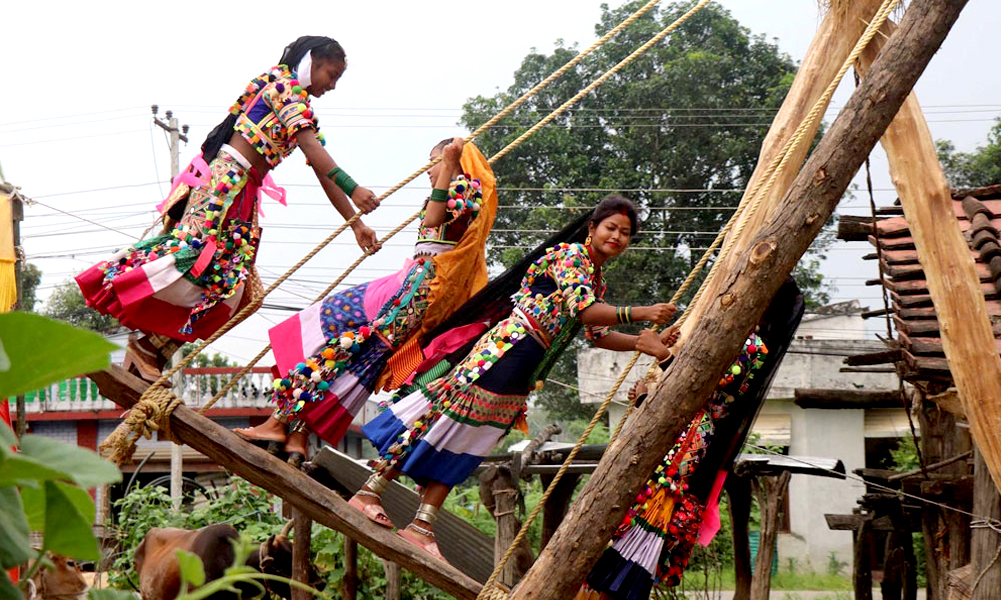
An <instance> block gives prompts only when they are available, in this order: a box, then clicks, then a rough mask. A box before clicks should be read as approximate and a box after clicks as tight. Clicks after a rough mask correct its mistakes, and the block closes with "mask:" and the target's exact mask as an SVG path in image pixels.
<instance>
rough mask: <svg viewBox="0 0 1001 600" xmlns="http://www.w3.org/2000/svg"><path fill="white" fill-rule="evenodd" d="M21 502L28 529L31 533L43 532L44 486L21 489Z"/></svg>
mask: <svg viewBox="0 0 1001 600" xmlns="http://www.w3.org/2000/svg"><path fill="white" fill-rule="evenodd" d="M21 501H22V502H24V516H25V517H26V518H27V519H28V527H30V528H31V530H32V531H45V486H44V485H42V486H38V487H22V488H21Z"/></svg>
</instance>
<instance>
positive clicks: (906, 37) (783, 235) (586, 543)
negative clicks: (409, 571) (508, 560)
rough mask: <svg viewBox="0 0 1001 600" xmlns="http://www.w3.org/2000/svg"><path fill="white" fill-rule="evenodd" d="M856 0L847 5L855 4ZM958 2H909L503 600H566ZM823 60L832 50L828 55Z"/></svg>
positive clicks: (887, 117)
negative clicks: (778, 200) (672, 355)
mask: <svg viewBox="0 0 1001 600" xmlns="http://www.w3.org/2000/svg"><path fill="white" fill-rule="evenodd" d="M854 4H856V3H852V5H854ZM965 4H966V2H965V0H913V2H911V4H910V7H909V8H908V10H907V12H906V14H905V16H904V19H903V22H902V23H901V26H900V29H899V31H897V33H896V34H894V35H893V37H892V38H891V39H890V42H889V43H888V44H887V46H886V48H885V49H884V51H883V53H882V54H881V56H880V58H879V60H878V61H877V62H876V63H875V64H874V65H873V68H872V69H871V71H870V73H869V74H868V75H867V76H866V77H865V78H863V80H862V81H861V82H860V84H859V86H858V87H857V88H856V89H855V91H854V93H853V94H852V97H851V98H850V99H849V101H848V103H847V104H846V105H845V107H844V109H843V110H842V111H841V113H840V114H839V115H838V117H837V119H835V121H834V123H833V124H832V125H831V127H830V129H829V130H828V132H827V134H826V135H825V136H824V138H823V139H822V140H821V141H820V143H819V144H818V145H817V147H816V149H815V150H814V152H813V154H812V155H811V156H810V159H809V160H808V161H807V162H806V164H805V165H804V167H803V169H802V171H801V172H800V174H799V175H798V176H797V177H796V180H795V181H794V183H793V185H792V188H791V189H790V190H789V193H788V194H786V196H785V198H784V199H783V201H782V205H781V207H780V209H779V210H775V211H771V213H770V215H769V218H768V219H767V220H766V222H765V223H764V224H763V225H762V226H761V227H760V228H759V229H756V230H755V229H752V231H754V239H753V240H752V243H751V244H749V245H748V247H749V248H750V249H749V250H748V251H746V252H738V253H736V256H737V257H738V258H739V260H738V262H737V263H736V264H735V265H734V266H733V267H732V268H730V269H728V270H726V271H723V272H721V274H720V282H721V284H722V288H721V290H722V291H721V292H720V293H718V294H717V293H713V294H708V295H707V296H705V298H706V301H707V302H708V307H707V310H706V311H705V312H703V313H702V314H701V315H700V316H699V318H697V319H692V320H690V321H689V322H692V321H694V323H696V324H697V329H695V331H694V333H693V334H692V335H691V337H690V339H689V340H688V342H687V343H686V344H685V345H684V347H683V348H681V350H680V352H679V354H678V355H677V356H676V357H675V360H674V362H673V363H672V364H671V366H670V367H668V369H667V371H666V372H665V374H664V376H663V378H662V381H661V382H660V385H658V387H657V389H656V391H655V392H654V394H653V397H652V398H650V399H648V400H647V402H644V403H643V405H642V406H640V407H639V409H637V410H636V412H635V413H634V414H633V416H632V417H631V418H630V419H629V420H628V421H627V422H626V424H625V425H624V430H623V431H622V434H621V435H619V436H618V438H617V439H616V440H615V441H614V442H613V443H612V444H611V445H610V446H609V448H608V451H607V453H606V456H605V458H604V459H603V460H602V461H601V463H600V464H599V465H598V469H597V470H596V471H595V473H594V475H592V476H591V478H590V479H589V480H588V483H587V485H586V486H585V487H584V489H583V490H582V491H581V493H580V495H579V496H578V499H577V502H576V503H575V504H574V506H573V507H572V508H571V510H570V514H569V515H568V516H567V518H566V519H565V520H564V521H563V525H561V526H560V528H559V529H558V530H557V532H556V534H555V535H554V536H553V538H552V540H550V542H549V545H548V546H546V549H545V550H544V551H543V552H542V554H541V555H540V556H539V558H538V559H537V560H536V561H535V565H534V566H533V567H532V569H531V570H530V571H529V572H528V573H527V574H526V576H525V578H524V579H523V580H522V582H521V583H520V584H519V585H518V587H517V588H515V590H514V591H513V594H512V596H511V598H512V600H526V599H529V598H531V599H533V600H534V599H538V600H557V599H560V600H562V599H563V598H569V597H572V596H573V594H574V590H576V589H577V588H578V587H579V586H580V583H581V581H583V580H584V577H585V576H586V574H587V572H588V570H589V569H590V568H591V566H592V565H593V564H594V562H595V561H596V560H597V558H598V556H599V555H600V553H601V552H602V551H603V550H604V548H605V545H606V543H607V541H608V539H609V538H610V537H611V536H612V533H613V532H614V530H615V527H616V526H617V525H618V524H619V522H621V520H622V517H623V516H624V515H625V512H626V510H627V509H628V507H629V506H630V505H631V504H632V501H633V499H634V498H635V497H636V494H637V493H638V491H639V489H640V486H641V485H642V484H643V483H644V482H645V481H646V479H647V477H648V476H649V475H650V473H652V472H653V470H654V468H655V467H656V466H657V464H658V463H660V462H661V461H662V460H663V458H664V455H665V454H666V453H667V451H668V449H669V448H670V446H671V444H672V443H673V441H674V440H676V439H677V437H678V434H680V433H681V429H682V428H683V427H684V426H685V424H686V423H688V422H689V421H690V420H691V418H692V417H693V416H694V414H695V412H696V411H697V410H698V409H699V408H700V407H701V406H702V404H703V402H704V401H705V399H706V398H708V397H709V394H710V393H711V392H712V389H713V388H714V387H715V385H716V383H717V381H718V380H719V376H720V373H722V372H723V370H724V369H725V368H726V367H727V365H729V363H730V361H732V360H733V356H734V355H735V354H736V353H737V351H738V349H739V348H740V347H741V346H742V344H743V343H744V340H745V339H746V336H747V333H748V332H749V331H751V330H752V329H753V328H754V326H755V324H757V323H758V321H759V320H760V319H761V316H762V314H763V313H764V311H765V308H766V307H767V305H768V303H769V302H770V301H771V299H772V298H773V297H774V295H775V293H776V292H777V291H778V289H779V288H780V287H781V285H782V284H783V283H784V282H785V281H786V279H787V278H788V276H789V274H790V273H791V272H792V269H793V267H795V265H796V263H797V262H798V261H799V259H800V258H801V257H802V256H803V253H804V252H805V251H806V250H807V248H808V247H809V245H810V243H811V242H812V241H813V239H814V238H815V237H816V236H817V233H819V232H820V229H821V228H822V227H823V225H824V223H826V222H827V220H828V218H830V216H831V214H832V212H833V211H834V208H835V206H837V203H838V201H839V200H840V198H841V197H842V196H843V194H844V192H845V190H846V189H847V188H848V184H849V183H850V181H851V178H852V177H853V176H854V175H855V173H856V172H857V171H858V169H859V167H860V166H861V165H862V162H863V161H864V160H865V157H866V156H868V154H869V152H870V151H871V150H872V148H873V146H875V144H876V141H877V140H878V139H879V137H880V135H882V133H883V131H885V129H886V127H887V125H889V123H890V121H891V120H892V119H893V116H894V115H895V114H896V113H897V111H898V109H899V108H900V106H901V104H902V103H903V101H904V99H905V98H906V96H907V94H908V93H909V92H910V90H911V88H913V87H914V83H915V82H916V81H917V79H918V77H919V76H920V74H921V72H922V71H923V70H924V68H925V67H926V66H927V64H928V61H929V60H931V57H932V55H933V54H934V53H935V51H936V50H937V49H938V48H939V46H940V45H941V44H942V40H944V39H945V36H946V34H947V33H948V31H949V29H950V28H951V27H952V25H953V23H955V20H956V19H957V18H958V17H959V13H960V12H961V11H962V9H963V6H965ZM827 60H831V57H827Z"/></svg>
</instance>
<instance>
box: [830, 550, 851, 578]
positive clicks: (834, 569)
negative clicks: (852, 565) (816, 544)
mask: <svg viewBox="0 0 1001 600" xmlns="http://www.w3.org/2000/svg"><path fill="white" fill-rule="evenodd" d="M847 566H848V563H846V562H845V561H843V560H840V559H839V558H838V553H837V552H834V551H833V550H832V551H831V553H830V554H828V555H827V574H828V575H832V576H834V577H838V576H840V575H841V572H842V571H844V570H845V567H847Z"/></svg>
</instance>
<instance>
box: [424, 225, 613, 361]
mask: <svg viewBox="0 0 1001 600" xmlns="http://www.w3.org/2000/svg"><path fill="white" fill-rule="evenodd" d="M593 214H594V213H593V211H587V210H583V211H581V214H580V215H579V216H577V217H576V218H575V219H574V220H573V221H571V222H569V223H567V224H566V225H565V226H564V227H563V229H560V230H559V231H557V232H556V233H554V234H552V235H551V236H549V237H548V238H546V239H545V241H543V242H542V243H541V244H539V245H538V246H536V247H535V248H534V249H533V250H531V251H530V252H528V253H527V254H525V256H523V257H522V258H521V259H520V260H519V261H518V262H516V263H514V264H513V265H511V266H510V267H508V269H507V270H506V271H504V272H503V273H501V274H500V275H498V276H497V277H494V278H493V279H491V280H490V282H489V283H487V285H486V287H484V288H483V289H482V290H480V291H479V292H477V293H476V295H475V296H473V297H472V298H470V299H469V300H466V302H465V304H463V305H462V306H461V307H460V308H459V309H458V310H457V311H455V312H454V313H453V314H452V316H450V317H449V318H448V319H446V320H445V321H443V322H442V323H441V324H440V325H438V326H437V327H435V328H434V329H432V330H431V331H430V332H429V333H428V334H427V335H426V336H425V339H423V340H421V343H422V345H425V344H427V343H429V342H430V341H431V340H433V339H434V338H436V337H437V336H439V335H441V334H442V333H445V332H446V331H448V330H449V329H453V328H455V327H462V326H463V325H469V324H470V323H475V322H478V321H479V322H489V323H490V324H491V325H493V324H496V323H497V322H498V321H500V320H501V319H503V318H504V317H506V316H507V315H508V314H510V313H511V309H512V308H513V307H514V302H513V301H512V300H511V296H512V295H514V293H515V292H517V291H518V288H520V287H521V280H522V279H523V278H524V277H525V272H526V271H528V267H530V266H531V265H532V263H534V262H535V261H537V260H539V259H540V258H542V256H543V255H544V254H545V253H546V249H547V248H551V247H553V246H555V245H557V244H560V243H564V242H566V243H572V242H583V241H584V238H585V237H587V224H588V223H590V222H591V219H592V218H593Z"/></svg>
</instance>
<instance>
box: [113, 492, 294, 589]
mask: <svg viewBox="0 0 1001 600" xmlns="http://www.w3.org/2000/svg"><path fill="white" fill-rule="evenodd" d="M273 503H274V496H272V495H271V494H269V493H268V492H267V491H265V490H263V489H261V488H259V487H257V486H254V485H252V484H251V483H249V482H247V481H246V480H244V479H240V478H238V477H234V478H233V479H232V481H231V483H230V485H228V486H227V487H226V488H225V489H224V490H223V491H222V492H221V493H219V494H218V496H217V497H215V498H213V499H212V501H211V502H208V503H206V504H203V505H201V506H196V507H194V508H191V509H185V510H182V511H179V512H175V511H174V510H173V509H172V503H171V499H170V494H169V493H168V492H167V489H166V488H163V487H159V486H147V487H142V488H135V489H132V490H130V491H129V493H127V494H126V495H125V496H124V497H122V498H121V499H119V500H117V501H116V502H115V504H114V506H115V508H116V509H117V511H118V515H119V517H118V518H119V522H118V527H117V528H116V531H117V534H116V539H117V541H118V552H117V553H116V555H115V560H114V563H113V565H112V572H111V573H110V574H109V582H110V583H111V584H112V585H114V586H116V587H121V588H124V587H127V586H128V580H130V579H131V580H133V581H135V579H136V573H135V570H134V565H135V550H136V548H137V547H138V546H139V543H140V542H142V540H143V538H144V537H146V533H147V532H148V531H149V530H150V529H152V528H153V527H180V528H182V529H199V528H201V527H204V526H206V525H211V524H213V523H229V524H231V525H233V527H235V528H236V530H237V531H239V532H241V534H243V535H245V536H246V537H247V538H248V539H251V540H256V541H261V540H264V539H266V538H267V537H268V536H269V535H274V534H276V533H278V532H279V531H281V528H282V526H283V525H284V520H283V519H282V518H281V516H280V515H279V514H277V512H276V511H275V510H274V506H273Z"/></svg>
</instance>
